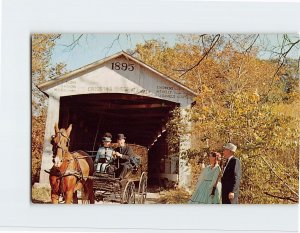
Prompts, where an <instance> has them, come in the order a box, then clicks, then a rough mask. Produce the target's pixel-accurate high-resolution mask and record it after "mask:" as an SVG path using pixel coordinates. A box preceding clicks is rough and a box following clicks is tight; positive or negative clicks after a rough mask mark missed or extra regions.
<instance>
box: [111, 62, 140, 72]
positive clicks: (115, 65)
mask: <svg viewBox="0 0 300 233" xmlns="http://www.w3.org/2000/svg"><path fill="white" fill-rule="evenodd" d="M111 69H112V70H124V71H125V70H128V71H133V70H134V65H133V64H127V63H123V62H122V63H121V62H113V63H111Z"/></svg>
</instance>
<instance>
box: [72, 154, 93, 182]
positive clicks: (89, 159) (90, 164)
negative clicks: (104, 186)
mask: <svg viewBox="0 0 300 233" xmlns="http://www.w3.org/2000/svg"><path fill="white" fill-rule="evenodd" d="M76 152H77V153H78V154H80V155H82V156H83V157H84V158H85V160H86V162H87V163H88V165H89V168H90V171H89V175H90V176H92V175H93V174H94V162H93V159H92V158H91V156H89V154H88V153H86V152H85V151H83V150H78V151H76Z"/></svg>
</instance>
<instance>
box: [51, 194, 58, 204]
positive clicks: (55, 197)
mask: <svg viewBox="0 0 300 233" xmlns="http://www.w3.org/2000/svg"><path fill="white" fill-rule="evenodd" d="M58 199H59V195H58V194H57V193H52V192H51V202H52V204H58Z"/></svg>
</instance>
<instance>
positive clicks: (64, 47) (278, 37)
mask: <svg viewBox="0 0 300 233" xmlns="http://www.w3.org/2000/svg"><path fill="white" fill-rule="evenodd" d="M177 35H178V34H62V36H61V38H60V39H58V40H57V41H56V45H55V47H54V49H53V51H52V57H51V64H52V65H54V64H56V63H59V62H62V63H65V64H66V69H67V71H72V70H75V69H78V68H80V67H82V66H85V65H87V64H90V63H93V62H95V61H97V60H101V59H103V58H105V57H108V56H110V55H113V54H115V53H118V52H120V51H122V50H124V51H126V50H127V49H134V48H135V46H136V44H138V43H145V41H147V40H153V39H163V40H164V41H166V42H168V44H169V45H170V46H173V45H175V43H176V42H177V41H178V37H177ZM118 36H120V37H119V39H118V40H116V39H117V38H118ZM289 36H290V38H293V40H297V39H299V35H297V34H291V35H289ZM76 39H79V40H78V43H75V44H72V43H73V42H74V41H76ZM281 42H282V34H266V35H261V36H260V37H259V40H257V42H256V43H257V44H262V43H263V44H265V46H266V51H264V52H261V53H260V56H261V58H263V59H269V58H270V57H271V53H270V52H269V51H268V50H269V49H271V48H273V47H274V46H278V45H280V43H281ZM72 45H73V46H72ZM289 57H292V58H299V49H293V50H292V51H291V52H290V53H289Z"/></svg>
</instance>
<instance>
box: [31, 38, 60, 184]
mask: <svg viewBox="0 0 300 233" xmlns="http://www.w3.org/2000/svg"><path fill="white" fill-rule="evenodd" d="M59 37H60V35H56V34H33V35H32V38H31V39H32V40H31V43H32V44H31V46H32V47H31V49H32V61H31V77H32V83H31V85H32V118H31V120H32V122H31V125H32V145H31V146H32V154H31V155H32V172H31V174H32V175H31V178H32V179H31V180H32V183H34V182H37V181H38V179H39V172H40V166H41V154H42V150H43V144H44V130H45V121H46V114H45V113H46V110H47V103H46V101H45V100H46V99H45V95H44V94H43V93H42V92H41V91H40V90H39V89H38V88H37V85H38V84H40V83H43V82H45V81H47V80H49V79H50V78H51V77H54V76H57V75H60V74H62V73H63V72H65V71H64V68H65V65H64V64H62V63H60V64H56V65H55V66H51V64H50V57H51V52H52V49H53V47H54V46H55V41H56V40H57V39H58V38H59Z"/></svg>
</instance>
